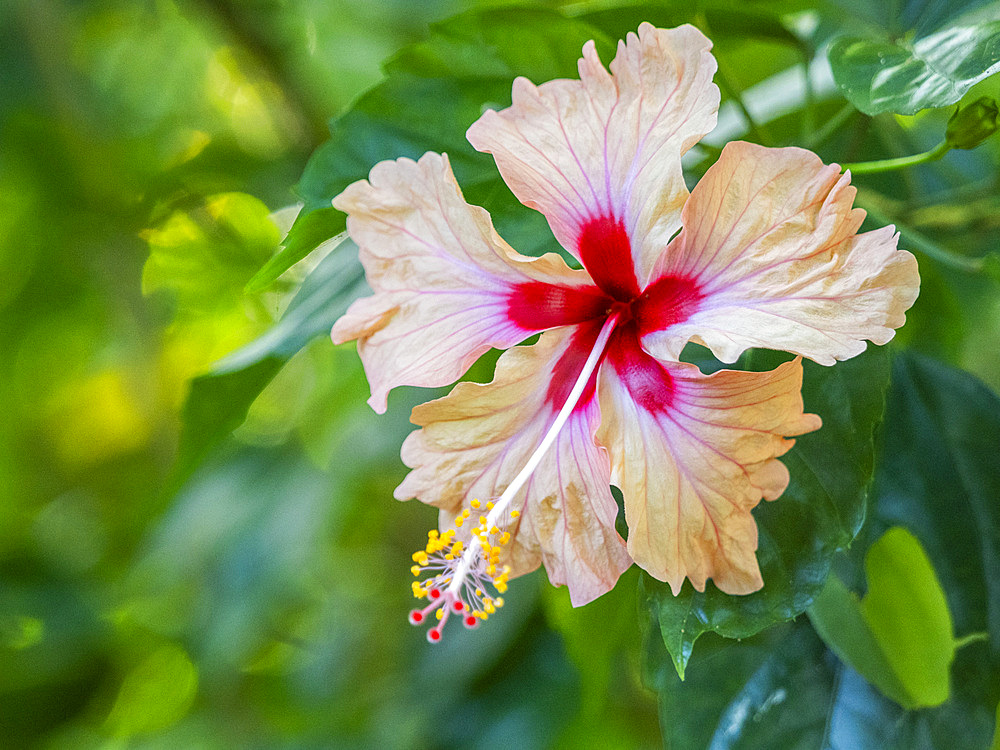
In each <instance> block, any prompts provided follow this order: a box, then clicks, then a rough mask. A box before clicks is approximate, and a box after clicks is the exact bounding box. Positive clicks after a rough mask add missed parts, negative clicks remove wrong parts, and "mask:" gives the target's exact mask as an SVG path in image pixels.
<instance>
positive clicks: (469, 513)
mask: <svg viewBox="0 0 1000 750" xmlns="http://www.w3.org/2000/svg"><path fill="white" fill-rule="evenodd" d="M471 514H472V511H470V510H469V509H468V508H466V509H465V510H463V511H462V518H468V517H469V516H470V515H471Z"/></svg>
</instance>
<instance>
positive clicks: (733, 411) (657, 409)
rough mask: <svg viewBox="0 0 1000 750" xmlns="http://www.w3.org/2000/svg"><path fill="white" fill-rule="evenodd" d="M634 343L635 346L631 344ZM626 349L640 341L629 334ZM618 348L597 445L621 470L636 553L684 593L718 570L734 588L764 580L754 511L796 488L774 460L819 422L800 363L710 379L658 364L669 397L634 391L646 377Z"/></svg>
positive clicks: (608, 374)
mask: <svg viewBox="0 0 1000 750" xmlns="http://www.w3.org/2000/svg"><path fill="white" fill-rule="evenodd" d="M625 344H628V346H625ZM620 346H621V347H622V349H623V350H624V352H622V353H615V355H614V356H616V358H617V359H619V360H622V359H624V360H625V361H626V362H627V363H632V362H634V361H640V362H644V360H643V359H642V357H641V356H639V355H633V356H632V357H631V358H629V357H623V356H622V354H623V353H629V352H634V350H635V345H634V344H632V343H631V342H629V341H627V340H626V339H625V338H623V339H622V342H621V344H620ZM612 354H613V353H612V352H609V354H608V360H607V362H608V364H609V365H612V366H608V367H605V369H603V370H602V372H601V378H600V381H599V398H600V403H601V410H602V414H603V419H602V424H601V429H600V431H599V432H598V435H597V438H598V441H599V442H600V443H601V444H602V445H605V446H607V449H608V452H609V454H610V456H611V461H612V472H613V476H614V477H615V478H616V483H617V484H618V485H619V486H620V487H621V490H622V494H623V495H624V498H625V515H626V522H627V523H628V527H629V540H628V548H629V551H630V553H631V554H632V556H633V558H634V559H635V561H636V562H637V563H638V564H639V565H640V566H642V567H643V568H644V569H645V570H647V571H648V572H649V573H650V574H651V575H653V576H654V577H656V578H658V579H660V580H663V581H667V582H668V583H669V584H670V586H671V588H672V590H673V591H674V593H678V592H679V591H680V588H681V586H682V584H683V582H684V579H685V578H688V579H689V580H690V581H691V583H692V584H693V585H694V587H695V588H696V589H697V590H704V588H705V583H706V581H707V580H708V579H709V578H711V579H712V580H713V581H714V582H715V584H716V586H718V588H720V589H721V590H722V591H724V592H726V593H729V594H746V593H750V592H751V591H754V590H756V589H758V588H760V587H761V585H763V581H762V579H761V577H760V571H759V567H758V565H757V560H756V557H755V555H754V552H755V550H756V548H757V527H756V524H755V522H754V520H753V516H752V515H751V513H750V511H751V510H752V509H753V508H754V507H755V506H756V505H757V504H758V503H759V502H760V501H761V500H762V499H767V500H773V499H775V498H777V497H778V496H779V495H781V493H782V492H783V491H784V489H785V488H786V486H787V485H788V471H787V469H786V468H785V467H784V465H783V464H782V463H781V462H780V461H778V460H777V457H778V456H781V455H783V454H784V453H786V452H787V451H788V449H789V448H791V446H792V444H793V442H794V441H792V440H789V439H787V438H789V437H791V436H795V435H801V434H803V433H806V432H810V431H812V430H815V429H818V428H819V426H820V420H819V418H818V417H816V416H815V415H811V414H804V413H803V410H802V396H801V393H800V389H801V382H802V366H801V361H800V360H794V361H792V362H787V363H785V364H784V365H781V366H780V367H778V368H777V369H776V370H774V371H772V372H769V373H753V372H734V371H721V372H718V373H715V374H713V375H711V376H705V375H702V374H701V373H700V372H699V371H698V369H697V368H696V367H694V366H693V365H687V364H684V363H660V365H661V366H662V368H663V369H664V370H665V371H667V372H668V373H669V375H670V377H671V379H672V380H671V383H672V399H671V402H670V405H669V407H668V408H666V409H664V408H663V399H662V398H652V399H651V398H649V397H648V396H645V395H642V390H643V388H642V387H640V388H639V389H638V390H639V391H640V397H639V398H636V397H635V393H633V391H635V390H637V389H636V386H637V383H638V384H639V385H640V386H643V387H645V385H646V381H647V380H652V379H653V378H652V375H653V374H654V373H655V370H654V369H653V368H652V367H651V366H649V365H648V364H646V365H644V366H642V367H641V369H640V372H642V373H643V374H642V376H641V377H642V379H640V378H637V377H636V376H635V375H634V373H632V372H630V371H629V369H628V367H622V366H620V365H618V366H615V365H614V364H613V363H612Z"/></svg>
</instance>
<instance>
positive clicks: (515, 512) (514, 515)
mask: <svg viewBox="0 0 1000 750" xmlns="http://www.w3.org/2000/svg"><path fill="white" fill-rule="evenodd" d="M510 517H511V518H520V517H521V511H519V510H512V511H511V512H510Z"/></svg>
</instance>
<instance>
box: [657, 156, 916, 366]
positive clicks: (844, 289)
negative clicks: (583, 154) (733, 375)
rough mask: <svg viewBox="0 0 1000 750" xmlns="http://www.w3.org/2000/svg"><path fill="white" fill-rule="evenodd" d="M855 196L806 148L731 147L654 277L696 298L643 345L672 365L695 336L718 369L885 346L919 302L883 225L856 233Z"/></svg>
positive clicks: (911, 273)
mask: <svg viewBox="0 0 1000 750" xmlns="http://www.w3.org/2000/svg"><path fill="white" fill-rule="evenodd" d="M855 192H856V191H855V189H854V188H853V187H851V186H850V176H849V175H841V174H840V170H839V168H838V167H837V166H835V165H834V166H824V165H823V163H822V162H821V161H820V160H819V158H818V157H817V156H816V155H815V154H812V153H810V152H808V151H804V150H802V149H796V148H782V149H768V148H764V147H762V146H756V145H753V144H749V143H740V142H734V143H730V144H728V145H727V146H726V148H725V149H723V152H722V156H720V158H719V160H718V161H717V162H716V163H715V164H714V165H713V166H712V167H711V168H710V169H709V170H708V172H707V173H706V174H705V176H704V177H703V178H702V180H701V182H699V183H698V186H697V187H696V188H695V189H694V192H693V193H692V194H691V199H690V200H689V201H688V203H687V205H686V206H685V207H684V229H683V230H682V231H681V233H680V234H679V235H678V236H677V238H675V240H673V241H672V242H671V243H670V246H669V247H668V248H667V250H666V251H665V252H664V254H663V256H662V257H661V258H660V260H659V261H658V263H657V265H656V268H655V269H654V274H653V277H654V278H658V277H660V276H683V277H686V278H689V279H692V280H693V281H695V282H696V283H697V284H698V286H699V288H700V290H701V292H702V293H703V295H704V298H703V299H702V300H701V302H700V304H699V306H698V309H697V310H696V311H694V312H693V313H692V314H691V315H690V317H689V318H688V319H687V320H684V321H678V322H677V323H676V324H675V325H674V326H672V327H671V328H670V329H669V330H660V331H648V332H647V333H646V335H645V336H644V338H643V346H645V347H646V349H647V350H649V351H650V352H652V353H653V354H655V355H656V356H658V357H662V358H676V357H678V356H679V354H680V351H681V349H682V348H683V346H684V344H685V343H686V342H687V341H688V340H693V341H696V342H698V343H704V344H705V345H706V346H708V347H710V348H711V349H712V351H713V353H714V354H715V356H717V357H718V358H719V359H721V360H722V361H724V362H733V361H735V360H736V358H737V357H738V356H739V355H740V353H742V352H743V351H744V350H746V349H748V348H750V347H764V348H770V349H783V350H786V351H791V352H794V353H796V354H801V355H803V356H806V357H809V358H811V359H813V360H815V361H817V362H819V363H820V364H833V363H834V362H835V361H836V360H842V359H848V358H849V357H853V356H855V355H857V354H859V353H861V352H862V351H864V349H865V346H866V341H872V342H874V343H876V344H884V343H886V342H887V341H889V340H890V339H891V338H892V336H893V334H894V332H895V329H896V328H898V327H899V326H901V325H902V324H903V322H904V321H905V314H904V313H905V312H906V310H907V309H908V308H909V307H910V306H911V305H912V304H913V301H914V300H915V299H916V296H917V293H918V290H919V285H920V279H919V276H918V273H917V264H916V260H915V259H914V258H913V256H912V255H911V254H910V253H908V252H905V251H902V250H897V249H896V242H897V239H898V236H897V235H896V234H895V233H894V231H893V229H892V228H891V227H883V228H882V229H878V230H875V231H873V232H868V233H866V234H860V235H859V234H857V230H858V228H859V227H860V226H861V222H862V221H863V219H864V211H862V210H861V209H854V208H852V204H853V201H854V195H855Z"/></svg>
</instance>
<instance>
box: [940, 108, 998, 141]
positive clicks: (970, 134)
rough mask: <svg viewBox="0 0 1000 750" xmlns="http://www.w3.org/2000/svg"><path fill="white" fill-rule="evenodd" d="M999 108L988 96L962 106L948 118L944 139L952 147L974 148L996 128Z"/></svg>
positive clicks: (995, 130)
mask: <svg viewBox="0 0 1000 750" xmlns="http://www.w3.org/2000/svg"><path fill="white" fill-rule="evenodd" d="M998 116H1000V110H998V109H997V103H996V101H994V100H993V99H991V98H990V97H988V96H984V97H982V98H980V99H977V100H976V101H974V102H973V103H972V104H970V105H968V106H967V107H962V108H961V109H959V110H957V111H956V112H955V114H953V115H952V116H951V119H950V120H948V129H947V130H946V131H945V139H946V140H947V141H948V145H949V146H951V147H952V148H966V149H968V148H975V147H976V146H978V145H979V144H980V143H982V142H983V141H985V140H986V139H987V138H989V137H990V136H991V135H993V134H994V133H995V132H997V130H1000V122H998V121H997V119H998Z"/></svg>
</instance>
